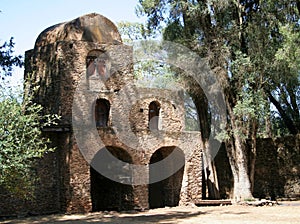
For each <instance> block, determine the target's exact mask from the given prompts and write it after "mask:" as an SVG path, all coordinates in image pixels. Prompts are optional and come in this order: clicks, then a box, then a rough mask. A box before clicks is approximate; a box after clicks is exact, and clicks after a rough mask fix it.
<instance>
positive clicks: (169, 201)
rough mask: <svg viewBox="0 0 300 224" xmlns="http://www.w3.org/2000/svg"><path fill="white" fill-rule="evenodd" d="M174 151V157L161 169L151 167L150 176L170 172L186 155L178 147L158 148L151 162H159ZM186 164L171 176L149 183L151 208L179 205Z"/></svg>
mask: <svg viewBox="0 0 300 224" xmlns="http://www.w3.org/2000/svg"><path fill="white" fill-rule="evenodd" d="M173 151H174V155H175V157H174V159H173V160H172V161H170V162H168V163H166V164H165V165H164V167H163V168H162V169H161V170H155V168H151V166H150V169H149V178H150V180H151V178H152V177H153V175H155V172H168V171H170V170H172V167H174V165H175V164H176V163H178V161H184V159H185V156H184V153H183V152H182V150H181V149H179V148H177V147H162V148H160V149H158V150H156V151H155V152H154V153H153V155H152V156H151V159H150V164H152V163H156V162H159V161H161V160H163V159H164V158H166V157H167V156H169V155H170V154H171V153H172V152H173ZM183 173H184V166H183V167H181V168H180V169H179V170H178V171H177V172H175V173H174V174H173V175H171V176H170V177H168V178H166V179H164V180H161V181H159V182H156V183H152V184H149V185H148V189H149V208H160V207H165V206H169V207H174V206H178V205H179V201H180V191H181V187H182V179H183Z"/></svg>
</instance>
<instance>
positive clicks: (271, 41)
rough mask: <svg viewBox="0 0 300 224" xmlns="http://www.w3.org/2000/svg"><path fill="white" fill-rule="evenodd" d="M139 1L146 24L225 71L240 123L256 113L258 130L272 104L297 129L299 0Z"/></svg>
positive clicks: (293, 130)
mask: <svg viewBox="0 0 300 224" xmlns="http://www.w3.org/2000/svg"><path fill="white" fill-rule="evenodd" d="M139 3H140V4H139V6H138V13H139V14H140V15H144V16H147V18H148V21H147V27H148V28H149V29H153V30H159V31H160V32H162V33H163V37H164V39H166V40H170V41H176V42H179V43H182V44H184V45H185V46H187V47H189V48H190V49H191V50H194V51H196V52H197V53H198V54H199V55H200V56H202V57H205V58H206V59H207V60H208V61H209V64H210V65H211V67H212V69H214V70H216V71H218V72H219V71H223V74H225V73H227V74H228V76H227V77H222V75H221V74H222V73H221V74H220V81H222V82H223V83H222V85H223V86H224V87H225V88H226V90H225V93H226V94H227V96H228V97H229V98H230V105H231V107H232V109H234V116H235V118H237V120H236V121H235V122H238V125H241V128H243V129H244V127H246V126H248V127H250V126H249V124H245V122H243V121H245V120H253V119H254V120H255V122H257V124H258V127H257V128H258V129H259V130H260V131H263V130H266V129H267V128H266V127H265V124H266V123H268V122H266V120H267V119H269V120H270V116H272V115H273V114H274V113H270V108H271V109H272V110H275V111H276V110H277V111H278V113H276V116H277V118H278V117H279V118H281V119H282V120H283V123H284V124H285V126H286V127H287V128H288V130H289V132H290V133H293V134H295V133H297V132H299V130H300V117H299V108H300V107H299V96H300V94H299V93H300V90H299V65H300V63H299V56H300V55H299V54H300V52H299V47H298V46H299V35H300V32H299V19H300V18H299V10H300V4H299V2H298V1H293V0H283V1H280V2H278V1H274V0H264V1H227V2H226V1H221V0H213V1H188V0H175V1H165V0H140V1H139ZM226 82H227V83H226ZM271 103H272V104H273V106H271V105H270V104H271ZM231 118H232V119H233V117H231ZM274 120H277V119H274V118H271V121H274ZM246 123H247V122H246ZM277 127H278V126H276V127H275V126H274V125H273V128H277ZM248 129H249V128H248ZM239 131H240V130H239ZM240 132H241V133H244V131H240ZM245 132H249V130H248V131H245ZM274 132H276V133H277V130H274ZM258 134H259V135H263V134H261V133H260V132H258Z"/></svg>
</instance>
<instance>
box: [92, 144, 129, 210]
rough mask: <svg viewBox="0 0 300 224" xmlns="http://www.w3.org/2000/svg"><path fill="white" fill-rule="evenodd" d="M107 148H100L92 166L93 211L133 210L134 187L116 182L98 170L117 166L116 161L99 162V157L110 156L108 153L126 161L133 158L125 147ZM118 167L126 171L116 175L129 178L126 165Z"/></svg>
mask: <svg viewBox="0 0 300 224" xmlns="http://www.w3.org/2000/svg"><path fill="white" fill-rule="evenodd" d="M106 149H107V150H105V149H101V150H99V152H98V153H97V154H96V155H95V156H94V158H93V160H92V163H91V167H90V178H91V199H92V211H93V212H95V211H121V210H132V209H133V208H134V198H133V187H132V186H131V185H126V184H122V183H119V182H115V181H113V180H111V179H109V178H107V177H105V176H103V175H102V174H100V173H98V172H97V170H99V169H100V170H101V169H103V168H106V169H110V168H111V167H113V166H116V164H115V163H114V162H112V161H109V160H107V159H106V160H105V162H103V161H101V164H99V159H100V158H101V157H104V156H105V158H108V157H107V154H108V153H111V154H112V155H113V156H114V157H116V158H117V159H119V160H121V161H123V162H126V163H132V158H131V156H130V155H129V153H128V152H126V151H125V150H124V149H121V148H117V147H106ZM118 169H120V170H124V173H117V174H116V175H123V178H129V177H128V170H126V167H118ZM125 170H126V171H125Z"/></svg>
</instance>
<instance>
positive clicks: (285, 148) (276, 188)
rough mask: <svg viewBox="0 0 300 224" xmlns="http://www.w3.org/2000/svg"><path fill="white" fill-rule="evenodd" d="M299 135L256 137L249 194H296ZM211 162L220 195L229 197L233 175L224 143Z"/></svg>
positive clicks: (299, 174) (298, 195) (299, 185)
mask: <svg viewBox="0 0 300 224" xmlns="http://www.w3.org/2000/svg"><path fill="white" fill-rule="evenodd" d="M299 142H300V136H299V135H297V136H286V137H283V138H277V139H274V140H273V139H271V138H267V139H258V141H257V159H256V163H255V180H254V192H253V196H254V197H257V198H272V199H280V198H281V199H299V198H300V164H299V161H300V148H299ZM215 163H216V166H217V174H218V180H219V186H220V195H221V197H222V198H231V197H232V193H233V192H232V190H233V177H232V173H231V170H230V165H229V161H228V157H227V154H226V150H225V147H224V145H223V147H222V148H221V149H220V150H219V152H218V154H217V156H216V158H215Z"/></svg>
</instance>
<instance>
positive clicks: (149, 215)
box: [0, 201, 300, 224]
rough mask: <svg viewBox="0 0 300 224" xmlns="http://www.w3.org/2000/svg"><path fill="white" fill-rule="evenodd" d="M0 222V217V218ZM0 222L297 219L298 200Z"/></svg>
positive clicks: (226, 223) (299, 217)
mask: <svg viewBox="0 0 300 224" xmlns="http://www.w3.org/2000/svg"><path fill="white" fill-rule="evenodd" d="M2 221H3V220H2ZM0 223H1V221H0ZM2 223H5V224H8V223H16V224H19V223H25V224H27V223H74V224H75V223H76V224H77V223H78V224H79V223H80V224H84V223H130V224H137V223H143V224H147V223H165V224H167V223H195V224H198V223H204V224H205V223H209V224H213V223H224V224H232V223H239V224H245V223H255V224H256V223H259V224H260V223H261V224H262V223H264V224H265V223H272V224H274V223H275V224H277V223H284V224H287V223H300V201H299V202H283V203H282V204H281V205H279V206H271V207H267V206H266V207H252V206H241V205H232V206H220V207H175V208H160V209H153V210H149V211H145V212H121V213H117V212H97V213H90V214H86V215H49V216H37V217H29V218H23V219H12V220H6V221H3V222H2Z"/></svg>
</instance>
